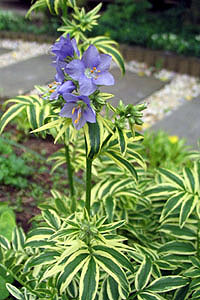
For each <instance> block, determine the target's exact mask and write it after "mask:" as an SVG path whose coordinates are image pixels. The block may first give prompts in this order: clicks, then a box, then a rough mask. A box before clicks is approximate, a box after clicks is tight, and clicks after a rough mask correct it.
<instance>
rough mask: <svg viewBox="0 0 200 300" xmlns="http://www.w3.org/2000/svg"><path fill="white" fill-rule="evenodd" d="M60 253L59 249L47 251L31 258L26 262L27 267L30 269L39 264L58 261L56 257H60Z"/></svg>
mask: <svg viewBox="0 0 200 300" xmlns="http://www.w3.org/2000/svg"><path fill="white" fill-rule="evenodd" d="M59 255H60V254H59V253H58V252H57V251H47V252H44V253H42V254H40V255H38V256H36V257H33V258H32V259H31V260H29V261H28V263H27V264H26V269H27V270H28V269H29V268H31V267H35V266H39V265H41V266H42V265H46V264H51V263H52V264H53V263H55V261H56V257H59Z"/></svg>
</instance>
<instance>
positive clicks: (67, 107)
mask: <svg viewBox="0 0 200 300" xmlns="http://www.w3.org/2000/svg"><path fill="white" fill-rule="evenodd" d="M74 106H75V103H73V102H71V103H66V104H64V106H63V108H62V109H61V111H60V113H59V115H60V116H61V117H66V118H72V116H73V115H72V110H73V108H74Z"/></svg>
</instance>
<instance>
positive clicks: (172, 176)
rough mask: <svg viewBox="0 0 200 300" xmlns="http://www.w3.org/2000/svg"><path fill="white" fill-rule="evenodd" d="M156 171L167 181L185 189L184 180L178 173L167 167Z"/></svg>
mask: <svg viewBox="0 0 200 300" xmlns="http://www.w3.org/2000/svg"><path fill="white" fill-rule="evenodd" d="M158 171H159V173H160V174H161V175H162V176H163V177H164V178H165V179H166V180H167V181H169V182H170V183H172V184H174V185H176V186H177V187H178V188H181V189H183V190H185V185H184V181H183V179H182V178H181V177H180V176H179V175H178V174H176V173H175V172H172V171H169V170H167V169H158Z"/></svg>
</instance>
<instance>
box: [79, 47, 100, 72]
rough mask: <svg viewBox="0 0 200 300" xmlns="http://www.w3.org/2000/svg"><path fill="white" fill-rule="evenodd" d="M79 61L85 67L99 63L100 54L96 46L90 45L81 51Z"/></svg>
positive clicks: (95, 65)
mask: <svg viewBox="0 0 200 300" xmlns="http://www.w3.org/2000/svg"><path fill="white" fill-rule="evenodd" d="M81 61H82V62H83V63H84V65H85V67H86V68H90V69H92V68H93V67H97V66H98V64H99V63H100V55H99V52H98V50H97V48H96V47H95V46H94V45H90V46H89V47H88V49H87V50H86V51H85V52H84V53H83V56H82V59H81Z"/></svg>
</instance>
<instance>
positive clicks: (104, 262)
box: [94, 251, 129, 298]
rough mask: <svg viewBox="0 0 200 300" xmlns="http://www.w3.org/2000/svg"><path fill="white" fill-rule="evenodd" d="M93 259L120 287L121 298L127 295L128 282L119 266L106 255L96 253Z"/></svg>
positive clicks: (104, 253)
mask: <svg viewBox="0 0 200 300" xmlns="http://www.w3.org/2000/svg"><path fill="white" fill-rule="evenodd" d="M94 258H95V260H96V261H97V263H98V264H99V266H100V267H101V268H102V269H103V270H104V271H105V272H106V273H107V274H109V275H110V276H111V277H112V278H113V279H114V280H115V281H116V282H117V283H118V285H119V286H121V289H122V290H121V292H122V295H120V296H122V298H124V297H128V295H129V282H128V279H127V277H126V274H125V272H124V271H123V269H122V268H121V267H120V264H119V263H118V262H117V261H116V260H115V259H114V258H113V257H112V256H111V255H109V254H108V253H106V252H103V251H96V252H95V253H94Z"/></svg>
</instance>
